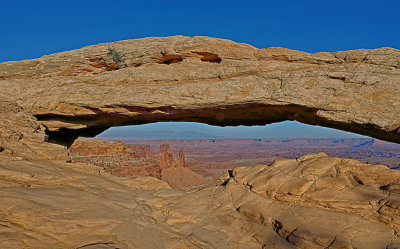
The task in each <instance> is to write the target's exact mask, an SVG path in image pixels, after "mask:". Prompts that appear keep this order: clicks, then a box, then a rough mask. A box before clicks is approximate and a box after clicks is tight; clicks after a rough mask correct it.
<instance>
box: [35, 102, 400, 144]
mask: <svg viewBox="0 0 400 249" xmlns="http://www.w3.org/2000/svg"><path fill="white" fill-rule="evenodd" d="M121 107H123V108H125V109H127V110H130V111H132V112H135V113H136V114H135V115H127V114H126V113H118V112H104V111H102V110H101V109H100V108H91V110H92V111H93V112H94V113H95V114H91V115H76V116H63V115H57V114H42V115H36V118H37V119H38V120H39V121H42V122H43V123H46V122H49V121H58V122H61V123H68V124H76V125H83V126H82V127H84V128H78V129H70V128H66V127H68V126H65V127H59V128H57V129H55V130H54V129H53V130H47V132H46V133H47V135H48V136H49V140H48V141H49V142H52V143H57V144H62V145H66V146H70V145H71V144H72V143H73V141H74V140H75V139H76V138H78V137H79V136H86V137H94V136H96V135H98V134H100V133H102V132H103V131H105V130H107V129H108V128H110V127H113V126H125V125H140V124H146V123H153V122H168V121H187V122H199V123H205V124H209V125H216V126H221V127H223V126H238V125H245V126H253V125H266V124H270V123H274V122H281V121H285V120H296V121H299V122H301V123H305V124H310V125H319V126H324V127H329V128H335V129H339V130H343V131H348V132H353V133H357V134H360V135H366V136H370V137H373V138H377V139H381V140H385V141H389V142H395V143H400V134H399V133H398V132H396V131H390V132H388V131H385V130H383V129H381V128H380V127H377V126H374V125H371V124H358V123H355V122H338V121H332V120H329V119H326V118H324V117H321V116H319V115H317V111H318V109H315V108H309V107H304V106H299V105H265V104H251V103H250V104H240V105H230V106H220V107H206V108H196V109H176V108H172V107H158V108H156V109H157V112H155V111H154V110H155V108H147V107H138V106H118V107H117V108H121Z"/></svg>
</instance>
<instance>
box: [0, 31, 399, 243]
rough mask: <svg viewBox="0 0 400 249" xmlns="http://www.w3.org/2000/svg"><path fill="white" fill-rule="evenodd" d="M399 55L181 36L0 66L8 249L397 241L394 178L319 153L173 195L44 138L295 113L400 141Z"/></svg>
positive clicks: (2, 224)
mask: <svg viewBox="0 0 400 249" xmlns="http://www.w3.org/2000/svg"><path fill="white" fill-rule="evenodd" d="M399 61H400V52H399V50H396V49H392V48H379V49H374V50H364V49H361V50H354V51H344V52H336V53H316V54H309V53H304V52H299V51H293V50H288V49H283V48H267V49H256V48H254V47H252V46H250V45H246V44H238V43H234V42H231V41H227V40H222V39H215V38H207V37H193V38H189V37H183V36H176V37H167V38H145V39H138V40H127V41H120V42H116V43H113V44H112V46H111V44H99V45H94V46H89V47H86V48H82V49H78V50H73V51H67V52H62V53H58V54H54V55H48V56H44V57H42V58H39V59H35V60H27V61H21V62H5V63H0V84H1V86H2V91H1V92H0V124H1V126H0V248H169V249H178V248H229V249H234V248H240V249H242V248H399V247H400V240H399V235H398V234H399V233H398V232H399V216H400V215H399V184H400V183H399V180H398V179H400V175H399V174H400V173H399V172H398V171H394V170H389V169H386V168H384V167H380V166H371V165H367V164H361V163H358V162H357V161H354V160H346V159H339V158H332V157H327V156H326V155H323V154H318V155H310V156H305V157H302V158H299V159H297V160H294V159H290V160H280V161H276V162H275V164H273V165H272V166H271V167H268V166H265V165H261V166H255V167H248V168H236V169H234V170H233V171H231V172H229V173H227V174H226V175H225V177H224V178H221V179H220V180H219V184H218V185H216V186H203V187H199V188H188V189H180V190H171V189H168V186H167V185H166V183H165V182H162V181H159V180H157V179H154V178H148V177H147V178H142V177H141V178H136V179H123V178H119V177H115V176H112V175H110V174H108V173H107V172H105V171H104V169H102V168H100V167H96V166H94V165H88V164H83V163H66V162H65V161H66V160H68V159H69V156H68V153H67V150H66V148H65V147H63V146H61V145H57V144H50V143H47V142H45V141H46V140H47V139H48V137H47V135H50V138H49V139H50V140H49V141H57V142H63V141H64V142H65V141H67V142H68V143H70V142H72V141H73V140H74V139H75V138H76V137H77V136H78V135H81V134H83V133H85V134H89V135H95V134H96V133H98V132H100V131H102V130H104V129H106V128H107V127H109V126H113V125H124V124H136V123H143V122H152V121H160V120H183V121H185V120H191V121H202V122H206V123H210V124H211V123H214V124H220V125H227V124H262V123H268V122H274V121H280V120H285V119H295V120H299V121H302V122H306V123H312V124H320V125H324V126H331V127H338V128H341V129H345V130H352V131H356V132H359V133H366V134H370V135H372V136H375V137H380V138H384V139H386V140H390V141H400V139H399V134H398V133H399V131H398V129H399V127H400V120H399V116H398V113H399V111H400V109H399V108H400V103H399V98H398V96H399V93H400V92H399V91H400V89H399V87H398V83H399V81H400V80H399V77H400V76H399V75H400V73H399V69H400V63H399ZM45 131H46V132H47V135H46V133H45ZM66 136H68V137H66ZM180 169H185V167H180Z"/></svg>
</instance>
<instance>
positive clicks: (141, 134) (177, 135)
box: [98, 130, 235, 140]
mask: <svg viewBox="0 0 400 249" xmlns="http://www.w3.org/2000/svg"><path fill="white" fill-rule="evenodd" d="M108 137H121V138H122V137H123V138H137V139H185V140H191V139H234V138H235V137H224V136H215V135H211V134H207V133H203V132H198V131H192V130H188V131H172V130H154V131H126V132H124V131H112V132H108V133H106V134H104V135H99V136H98V138H108Z"/></svg>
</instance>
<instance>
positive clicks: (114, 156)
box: [69, 138, 207, 188]
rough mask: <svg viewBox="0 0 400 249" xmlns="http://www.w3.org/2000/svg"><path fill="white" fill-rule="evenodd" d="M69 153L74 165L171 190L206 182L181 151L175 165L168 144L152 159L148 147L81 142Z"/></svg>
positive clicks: (84, 139)
mask: <svg viewBox="0 0 400 249" xmlns="http://www.w3.org/2000/svg"><path fill="white" fill-rule="evenodd" d="M69 152H70V155H71V158H72V162H84V163H89V164H94V165H98V166H101V167H102V168H104V169H105V170H106V171H107V172H109V173H111V174H113V175H116V176H121V177H129V178H136V177H138V176H152V177H155V178H157V179H159V180H163V181H165V182H167V183H168V184H169V185H170V186H171V187H172V188H183V187H190V186H198V185H202V184H205V183H206V182H207V180H206V179H205V178H204V177H203V176H201V175H199V174H196V173H194V172H193V171H192V170H190V169H189V168H188V167H186V163H185V155H184V152H183V149H182V148H180V150H179V155H178V158H177V160H176V161H174V156H175V155H174V153H173V152H172V150H171V148H170V146H169V144H161V145H160V150H159V151H158V152H157V153H156V154H155V155H154V156H152V153H151V151H150V146H149V145H133V144H125V143H123V142H121V141H109V140H100V139H89V138H79V139H77V140H76V141H75V142H74V143H73V144H72V146H71V147H70V148H69Z"/></svg>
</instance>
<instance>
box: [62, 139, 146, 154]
mask: <svg viewBox="0 0 400 249" xmlns="http://www.w3.org/2000/svg"><path fill="white" fill-rule="evenodd" d="M69 152H70V153H71V154H73V155H74V156H75V157H77V156H99V155H118V156H126V157H131V158H151V157H152V156H151V151H150V146H149V145H133V144H125V143H123V142H120V141H110V140H99V139H87V138H79V139H77V140H76V141H75V142H74V144H73V146H71V147H70V148H69Z"/></svg>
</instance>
